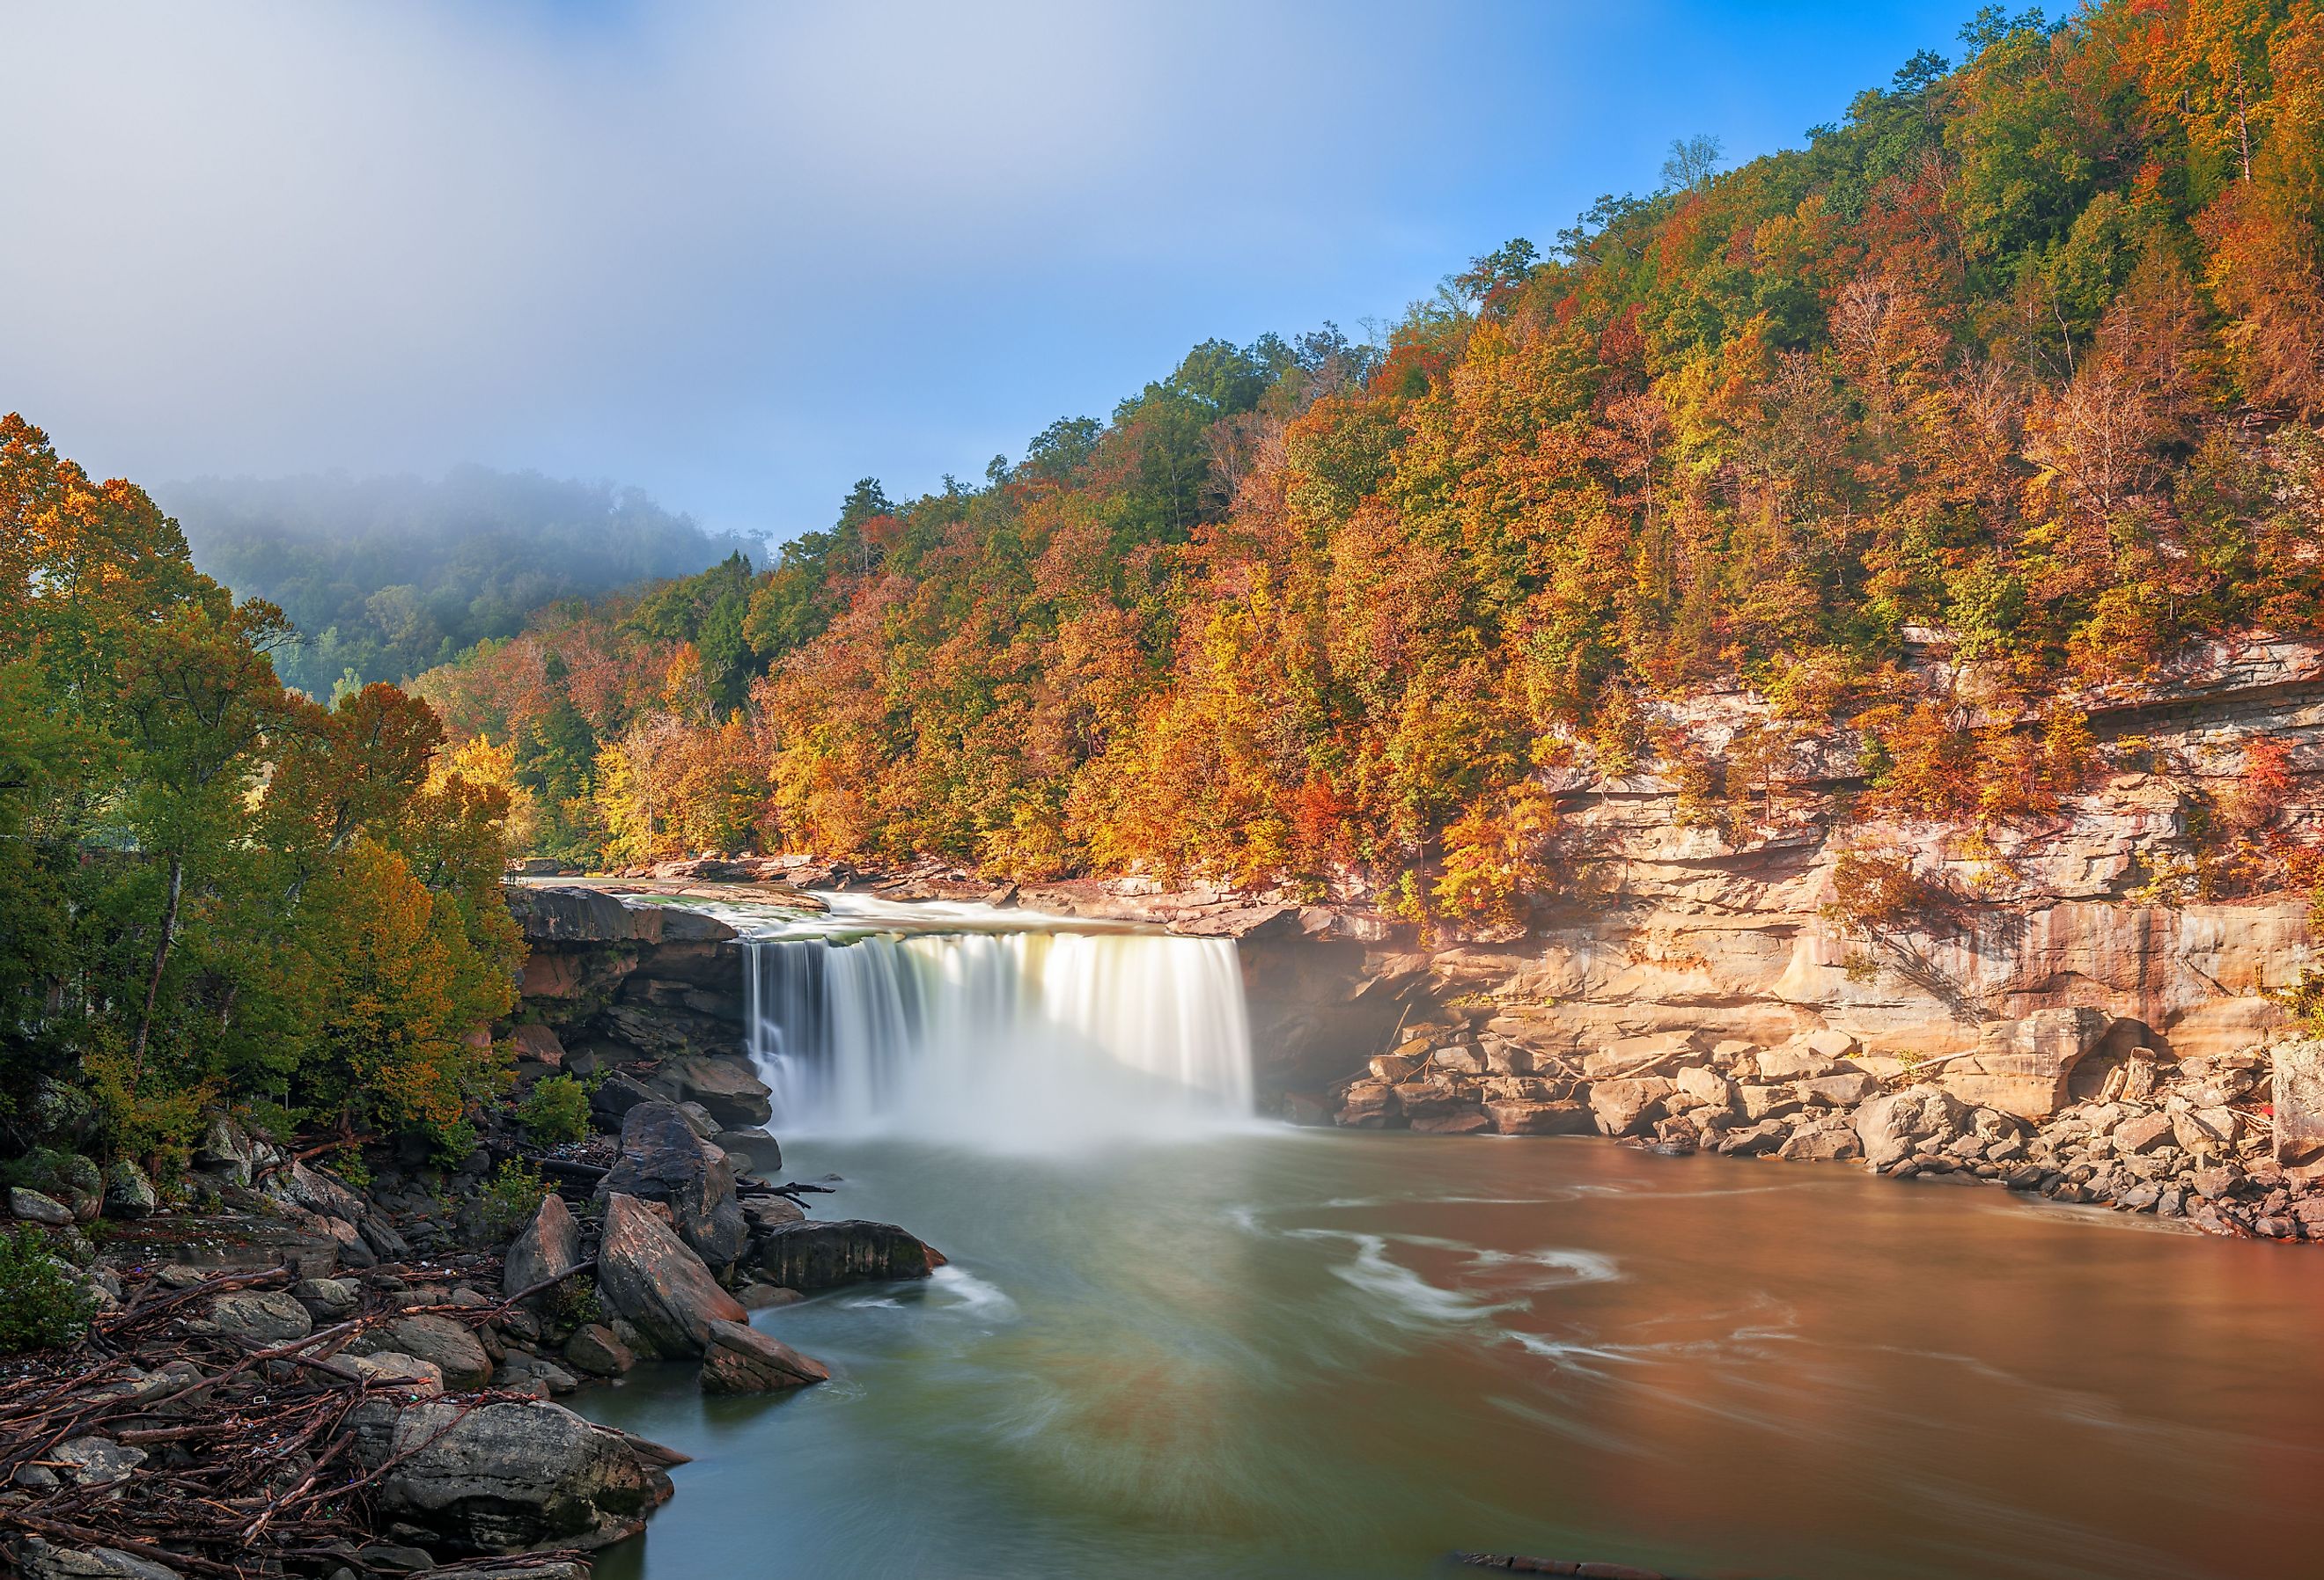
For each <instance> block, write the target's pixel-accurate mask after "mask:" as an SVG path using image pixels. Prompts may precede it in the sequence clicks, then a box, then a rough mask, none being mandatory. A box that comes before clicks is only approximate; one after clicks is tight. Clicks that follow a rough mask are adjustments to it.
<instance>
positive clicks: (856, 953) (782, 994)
mask: <svg viewBox="0 0 2324 1580" xmlns="http://www.w3.org/2000/svg"><path fill="white" fill-rule="evenodd" d="M747 969H748V972H749V980H748V982H747V983H746V984H745V992H746V995H747V1006H746V1007H747V1012H748V1014H749V1018H750V1028H751V1050H752V1057H753V1058H755V1059H756V1061H757V1062H758V1065H759V1067H760V1071H761V1076H762V1078H764V1079H765V1080H766V1082H767V1084H768V1085H769V1086H771V1087H772V1088H773V1089H774V1103H775V1120H774V1123H776V1124H777V1125H778V1126H781V1127H786V1128H788V1130H790V1131H792V1132H803V1131H825V1132H831V1131H862V1130H886V1131H892V1132H904V1133H918V1134H930V1135H938V1136H945V1135H951V1136H956V1137H957V1138H958V1139H962V1140H967V1141H981V1142H988V1143H994V1144H999V1145H1004V1146H1025V1145H1031V1146H1038V1145H1044V1144H1048V1143H1051V1142H1056V1141H1071V1140H1075V1139H1091V1138H1095V1137H1102V1136H1106V1135H1114V1134H1120V1133H1123V1132H1149V1131H1157V1130H1176V1129H1183V1128H1185V1126H1187V1125H1189V1124H1198V1123H1203V1122H1205V1121H1208V1122H1212V1123H1215V1122H1216V1121H1218V1120H1220V1119H1224V1118H1240V1117H1243V1116H1247V1115H1248V1114H1249V1113H1250V1104H1251V1077H1250V1033H1249V1030H1248V1028H1247V1025H1246V1022H1245V1018H1244V1012H1243V999H1242V978H1241V972H1240V967H1239V965H1238V962H1237V960H1236V957H1235V951H1234V946H1233V944H1232V943H1231V942H1229V941H1226V940H1223V939H1214V938H1173V937H1167V936H1163V935H1158V934H1130V933H1071V932H1051V931H1025V932H973V933H958V934H941V933H939V934H919V935H910V936H897V935H889V934H878V933H875V934H871V935H869V936H859V937H855V938H847V939H840V938H770V939H759V940H754V941H752V942H751V943H750V945H749V965H748V968H747Z"/></svg>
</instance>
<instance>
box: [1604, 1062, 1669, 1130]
mask: <svg viewBox="0 0 2324 1580" xmlns="http://www.w3.org/2000/svg"><path fill="white" fill-rule="evenodd" d="M1676 1090H1678V1088H1677V1086H1674V1085H1673V1084H1672V1083H1671V1082H1669V1081H1665V1080H1664V1079H1663V1078H1662V1077H1661V1076H1633V1077H1631V1078H1629V1079H1628V1080H1617V1081H1597V1082H1593V1083H1591V1087H1590V1110H1591V1113H1594V1114H1596V1115H1597V1118H1598V1129H1599V1131H1600V1132H1601V1133H1603V1134H1606V1135H1609V1136H1628V1135H1636V1134H1637V1133H1638V1132H1641V1131H1643V1130H1646V1128H1647V1127H1648V1126H1650V1125H1651V1124H1652V1123H1654V1121H1655V1120H1656V1119H1658V1118H1660V1117H1661V1113H1662V1105H1663V1099H1664V1098H1665V1097H1668V1096H1669V1095H1671V1094H1672V1093H1673V1092H1675V1091H1676Z"/></svg>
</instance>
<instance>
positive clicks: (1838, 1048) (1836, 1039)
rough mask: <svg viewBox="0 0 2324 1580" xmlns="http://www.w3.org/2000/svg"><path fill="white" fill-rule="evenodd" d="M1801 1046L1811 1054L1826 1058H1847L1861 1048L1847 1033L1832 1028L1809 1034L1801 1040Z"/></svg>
mask: <svg viewBox="0 0 2324 1580" xmlns="http://www.w3.org/2000/svg"><path fill="white" fill-rule="evenodd" d="M1800 1045H1801V1046H1802V1047H1803V1048H1805V1049H1807V1050H1808V1051H1809V1052H1810V1053H1820V1054H1821V1055H1822V1056H1823V1057H1824V1058H1848V1057H1849V1055H1850V1054H1852V1053H1854V1052H1855V1051H1856V1050H1857V1049H1858V1046H1859V1044H1858V1042H1857V1040H1856V1039H1855V1038H1853V1037H1850V1036H1849V1034H1848V1033H1847V1032H1845V1031H1839V1030H1833V1029H1831V1027H1826V1028H1824V1029H1823V1030H1820V1031H1811V1032H1809V1033H1808V1034H1807V1035H1806V1036H1804V1037H1803V1038H1801V1039H1800Z"/></svg>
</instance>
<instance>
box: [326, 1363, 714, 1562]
mask: <svg viewBox="0 0 2324 1580" xmlns="http://www.w3.org/2000/svg"><path fill="white" fill-rule="evenodd" d="M347 1422H348V1425H349V1427H350V1428H353V1437H354V1448H355V1459H356V1461H357V1462H358V1463H359V1464H360V1465H362V1466H363V1467H364V1470H365V1471H368V1472H375V1473H383V1474H381V1477H380V1480H379V1481H377V1482H376V1483H374V1486H373V1495H374V1497H375V1498H376V1499H377V1501H378V1506H379V1508H380V1511H382V1512H383V1513H384V1514H387V1515H389V1516H391V1517H394V1518H400V1519H402V1520H408V1521H410V1523H411V1524H413V1525H416V1526H419V1527H420V1528H422V1529H426V1530H428V1531H430V1532H432V1533H434V1534H436V1535H438V1536H439V1537H441V1538H445V1539H446V1540H447V1541H449V1542H451V1543H453V1544H456V1545H457V1546H460V1547H464V1548H470V1549H472V1550H478V1551H484V1552H509V1551H512V1550H514V1549H517V1548H530V1547H558V1548H595V1547H602V1546H604V1545H605V1544H606V1543H608V1542H612V1541H616V1540H619V1539H621V1538H623V1537H627V1536H632V1535H634V1534H636V1532H637V1531H638V1530H639V1529H641V1528H642V1526H643V1523H644V1517H645V1514H646V1512H647V1511H649V1510H650V1509H652V1508H654V1507H655V1506H656V1505H657V1504H659V1503H660V1502H661V1501H663V1500H664V1499H666V1498H668V1497H669V1491H670V1488H669V1477H668V1476H667V1475H665V1474H663V1473H662V1472H661V1471H660V1470H659V1468H658V1467H657V1466H655V1465H651V1464H650V1463H649V1462H648V1461H647V1460H646V1458H645V1457H644V1456H643V1455H641V1454H640V1453H639V1452H638V1450H637V1449H636V1448H634V1447H632V1446H631V1444H630V1442H629V1439H628V1438H627V1437H624V1436H623V1435H622V1433H620V1432H617V1431H614V1430H613V1429H612V1428H607V1427H598V1426H593V1425H591V1424H590V1423H589V1422H587V1421H585V1420H583V1419H582V1418H580V1417H579V1416H576V1415H575V1414H574V1413H573V1412H572V1411H571V1410H568V1409H565V1408H564V1407H563V1406H562V1405H554V1404H549V1403H547V1402H545V1401H539V1400H521V1401H520V1400H491V1401H489V1402H486V1403H483V1404H475V1405H471V1404H468V1403H465V1402H462V1401H457V1400H420V1401H419V1402H416V1403H403V1402H399V1401H395V1400H366V1401H364V1403H362V1404H359V1405H357V1406H356V1407H355V1409H353V1410H352V1411H350V1412H349V1413H348V1416H347Z"/></svg>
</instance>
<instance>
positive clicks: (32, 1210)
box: [8, 1185, 73, 1229]
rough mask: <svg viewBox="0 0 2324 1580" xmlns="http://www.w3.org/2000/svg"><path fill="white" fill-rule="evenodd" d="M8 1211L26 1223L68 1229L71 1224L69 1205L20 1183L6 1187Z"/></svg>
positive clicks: (71, 1216) (71, 1217) (71, 1215)
mask: <svg viewBox="0 0 2324 1580" xmlns="http://www.w3.org/2000/svg"><path fill="white" fill-rule="evenodd" d="M8 1213H9V1215H10V1216H12V1217H16V1218H21V1219H23V1221H24V1222H25V1223H27V1224H42V1225H45V1226H46V1227H48V1228H51V1229H69V1228H71V1227H72V1224H73V1214H72V1209H71V1208H70V1207H69V1206H65V1204H64V1203H62V1202H60V1201H59V1200H57V1198H56V1197H52V1196H43V1195H42V1193H41V1192H39V1191H37V1190H27V1189H26V1188H25V1187H23V1186H21V1185H12V1186H10V1187H8Z"/></svg>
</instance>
